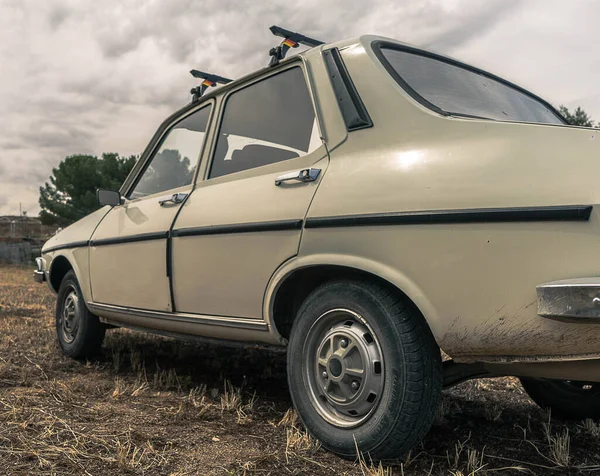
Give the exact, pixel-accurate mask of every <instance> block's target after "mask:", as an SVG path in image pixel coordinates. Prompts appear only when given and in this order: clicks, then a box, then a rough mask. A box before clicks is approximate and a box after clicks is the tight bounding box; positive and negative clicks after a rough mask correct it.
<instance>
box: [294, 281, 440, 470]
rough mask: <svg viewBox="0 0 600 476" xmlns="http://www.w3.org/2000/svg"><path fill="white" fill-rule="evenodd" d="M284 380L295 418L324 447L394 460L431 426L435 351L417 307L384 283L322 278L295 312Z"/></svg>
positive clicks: (436, 381)
mask: <svg viewBox="0 0 600 476" xmlns="http://www.w3.org/2000/svg"><path fill="white" fill-rule="evenodd" d="M288 381H289V386H290V393H291V395H292V400H293V403H294V406H295V407H296V409H297V411H298V415H299V417H300V419H301V420H302V422H303V423H304V425H305V427H306V428H307V430H308V431H309V433H311V434H312V435H313V436H314V437H315V438H316V439H318V440H319V441H320V442H321V444H322V445H323V446H324V447H325V448H327V449H329V450H331V451H333V452H335V453H337V454H339V455H340V456H343V457H345V458H355V457H356V456H357V448H358V450H359V451H360V452H361V453H365V454H368V455H369V456H370V457H371V458H372V459H373V460H395V459H399V458H402V457H403V456H404V455H405V454H406V453H407V452H408V451H409V450H410V449H411V448H412V447H413V446H414V445H415V444H417V442H418V441H419V440H420V439H421V438H422V437H423V436H424V435H425V433H426V432H427V430H428V429H429V427H430V425H431V422H432V420H433V417H434V413H435V411H436V407H437V403H438V400H439V397H440V394H441V385H442V370H441V357H440V350H439V348H438V346H437V344H436V342H435V340H434V338H433V335H432V334H431V331H430V329H429V327H428V326H427V324H426V322H425V320H424V318H423V316H422V315H421V314H420V313H419V311H418V310H417V309H416V308H414V306H412V305H411V304H410V303H407V302H405V301H403V300H401V299H398V297H397V296H396V295H395V294H394V293H392V292H390V291H389V290H388V289H387V288H385V287H383V286H380V285H378V284H375V283H371V282H368V281H358V280H357V281H350V280H348V281H335V282H329V283H326V284H324V285H322V286H320V287H319V288H317V289H316V290H315V291H314V292H313V293H312V294H310V296H309V297H308V298H307V299H306V300H305V302H304V303H303V305H302V306H301V308H300V310H299V312H298V315H297V317H296V320H295V322H294V326H293V328H292V332H291V337H290V342H289V347H288Z"/></svg>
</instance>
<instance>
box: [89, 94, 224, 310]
mask: <svg viewBox="0 0 600 476" xmlns="http://www.w3.org/2000/svg"><path fill="white" fill-rule="evenodd" d="M211 109H212V104H209V105H205V106H202V107H200V108H199V109H196V110H194V111H191V112H189V113H188V114H186V115H185V116H184V117H182V118H179V119H178V120H177V122H176V123H175V124H174V125H172V126H171V127H170V128H169V129H168V130H167V131H166V132H165V134H164V135H163V138H162V139H161V140H160V142H159V143H158V145H157V146H156V147H155V149H154V151H153V152H152V153H151V154H150V155H149V157H148V159H147V161H146V164H145V165H144V167H142V168H141V169H140V172H139V174H138V177H136V180H135V181H134V182H133V184H132V186H131V187H130V188H129V191H128V192H127V193H126V196H125V200H124V203H123V204H122V205H118V206H115V207H113V208H112V209H111V210H110V212H109V213H108V214H107V216H106V217H105V218H104V219H103V220H102V222H101V223H100V225H99V226H98V227H97V229H96V230H95V232H94V234H93V236H92V240H91V243H90V281H91V286H92V296H93V300H94V302H95V303H99V304H111V305H116V306H124V307H128V308H139V309H149V310H160V311H170V310H171V308H172V305H171V294H170V289H169V278H168V276H167V242H168V233H169V230H170V228H171V225H172V223H173V221H174V219H175V216H176V215H177V212H178V211H179V208H180V207H181V204H182V203H183V202H184V200H185V198H186V197H187V195H188V194H189V193H190V191H191V189H192V184H193V181H194V177H195V175H196V169H197V165H198V162H199V157H200V153H201V150H202V147H203V143H204V136H205V133H206V129H207V125H208V122H209V117H210V113H211Z"/></svg>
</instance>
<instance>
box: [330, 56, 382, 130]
mask: <svg viewBox="0 0 600 476" xmlns="http://www.w3.org/2000/svg"><path fill="white" fill-rule="evenodd" d="M323 58H324V59H325V65H326V66H327V71H328V72H329V79H330V80H331V85H332V86H333V90H334V92H335V96H336V98H337V101H338V105H339V106H340V110H341V111H342V116H343V117H344V122H345V123H346V128H347V129H348V130H349V131H355V130H357V129H364V128H366V127H371V126H373V122H372V121H371V118H370V117H369V113H368V112H367V109H366V108H365V105H364V104H363V102H362V99H361V98H360V96H359V95H358V91H357V90H356V88H355V87H354V83H353V82H352V78H350V75H349V74H348V70H347V69H346V65H345V64H344V61H343V60H342V55H340V51H339V50H338V49H337V48H332V49H330V50H326V51H324V52H323Z"/></svg>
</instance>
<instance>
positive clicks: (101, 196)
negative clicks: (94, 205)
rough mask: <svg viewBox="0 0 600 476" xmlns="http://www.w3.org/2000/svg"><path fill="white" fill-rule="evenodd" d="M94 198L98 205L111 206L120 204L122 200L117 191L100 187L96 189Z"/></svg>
mask: <svg viewBox="0 0 600 476" xmlns="http://www.w3.org/2000/svg"><path fill="white" fill-rule="evenodd" d="M96 198H97V199H98V202H99V203H100V205H110V206H111V207H114V206H116V205H121V204H123V202H124V200H123V198H121V194H120V193H119V192H115V191H114V190H104V189H101V188H99V189H98V190H96Z"/></svg>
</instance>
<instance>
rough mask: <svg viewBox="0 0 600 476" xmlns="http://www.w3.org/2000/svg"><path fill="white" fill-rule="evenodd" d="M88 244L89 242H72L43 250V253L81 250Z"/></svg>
mask: <svg viewBox="0 0 600 476" xmlns="http://www.w3.org/2000/svg"><path fill="white" fill-rule="evenodd" d="M89 244H90V242H89V241H72V242H71V243H65V244H64V245H57V246H51V247H50V248H46V249H45V250H43V253H50V252H51V251H58V250H68V249H71V248H83V247H85V246H88V245H89Z"/></svg>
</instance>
